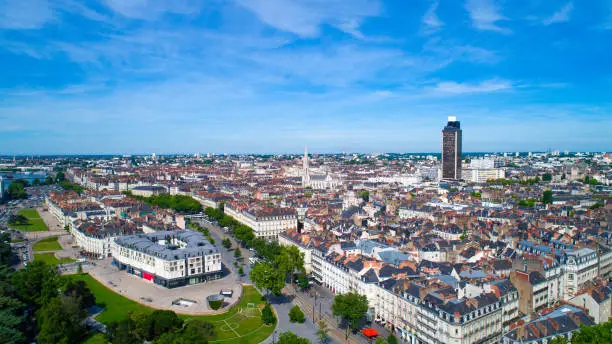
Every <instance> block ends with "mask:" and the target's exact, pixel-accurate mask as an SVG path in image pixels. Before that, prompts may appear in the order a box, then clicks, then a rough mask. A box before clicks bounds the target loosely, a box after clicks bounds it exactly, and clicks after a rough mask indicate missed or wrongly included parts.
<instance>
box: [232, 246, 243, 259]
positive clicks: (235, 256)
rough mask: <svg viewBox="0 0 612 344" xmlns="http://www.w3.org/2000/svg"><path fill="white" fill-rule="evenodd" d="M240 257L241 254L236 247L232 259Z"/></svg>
mask: <svg viewBox="0 0 612 344" xmlns="http://www.w3.org/2000/svg"><path fill="white" fill-rule="evenodd" d="M240 257H242V252H240V249H239V248H238V247H236V250H234V258H240Z"/></svg>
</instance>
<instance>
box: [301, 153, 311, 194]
mask: <svg viewBox="0 0 612 344" xmlns="http://www.w3.org/2000/svg"><path fill="white" fill-rule="evenodd" d="M302 164H303V171H302V187H307V186H308V184H309V182H310V171H309V168H308V145H306V146H305V147H304V158H303V159H302Z"/></svg>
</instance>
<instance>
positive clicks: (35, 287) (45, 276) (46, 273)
mask: <svg viewBox="0 0 612 344" xmlns="http://www.w3.org/2000/svg"><path fill="white" fill-rule="evenodd" d="M13 284H14V286H15V290H16V291H17V293H18V296H19V298H20V299H21V300H23V302H25V303H26V304H28V305H31V306H33V307H34V308H35V309H37V308H39V307H41V306H43V305H44V304H46V303H47V302H48V301H49V300H50V299H52V298H54V297H56V296H57V290H58V274H57V269H56V268H55V267H53V266H49V265H47V264H45V263H43V262H41V261H38V260H35V261H33V262H31V263H29V264H28V266H27V267H26V268H25V269H21V270H19V271H17V272H15V274H14V275H13Z"/></svg>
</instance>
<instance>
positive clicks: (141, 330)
mask: <svg viewBox="0 0 612 344" xmlns="http://www.w3.org/2000/svg"><path fill="white" fill-rule="evenodd" d="M128 318H129V320H130V321H129V322H128V325H129V326H128V327H129V328H130V331H131V332H132V333H133V334H134V335H135V336H136V337H137V338H138V339H139V340H140V341H141V342H142V341H145V340H147V338H148V337H149V332H150V331H151V324H150V319H149V314H148V313H145V312H142V311H135V312H129V313H128Z"/></svg>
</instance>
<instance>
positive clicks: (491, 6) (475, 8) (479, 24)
mask: <svg viewBox="0 0 612 344" xmlns="http://www.w3.org/2000/svg"><path fill="white" fill-rule="evenodd" d="M465 9H466V10H467V11H468V13H469V15H470V18H471V19H472V26H473V27H474V28H475V29H478V30H485V31H497V32H500V33H503V34H510V33H512V31H510V30H509V29H507V28H503V27H500V26H499V25H498V24H497V22H498V21H502V20H508V18H506V17H504V16H503V15H502V14H501V10H500V8H499V6H498V5H497V3H496V2H494V0H467V2H466V4H465Z"/></svg>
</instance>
